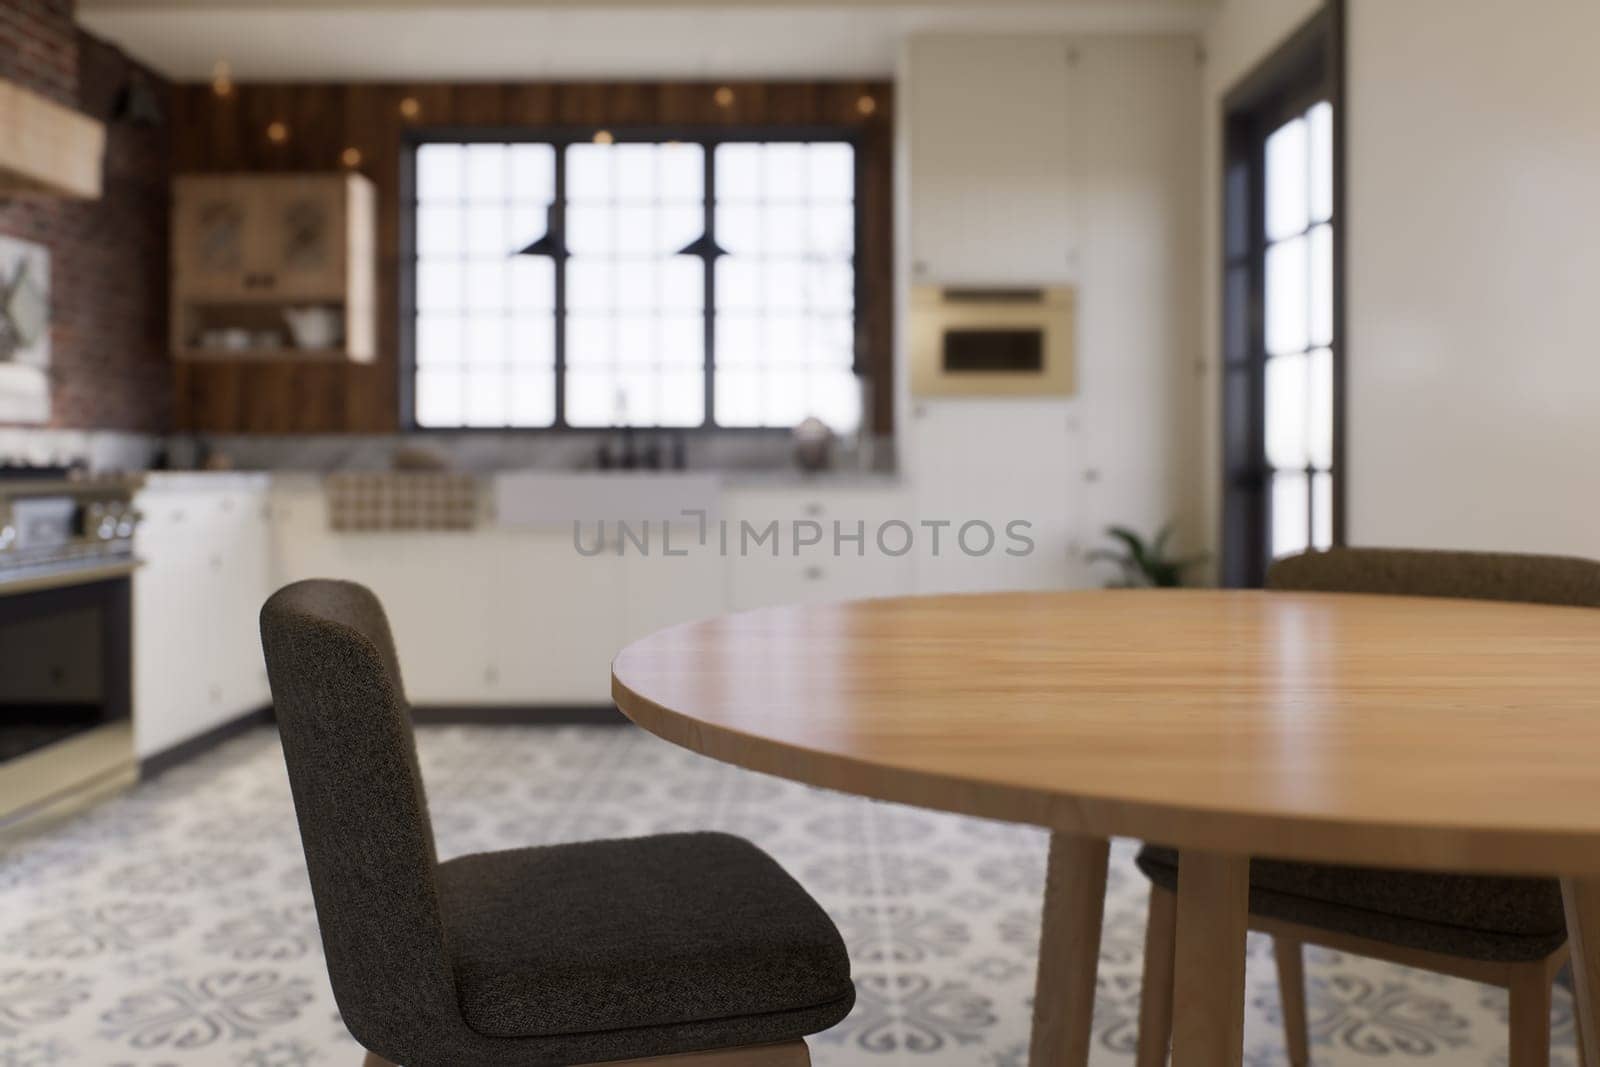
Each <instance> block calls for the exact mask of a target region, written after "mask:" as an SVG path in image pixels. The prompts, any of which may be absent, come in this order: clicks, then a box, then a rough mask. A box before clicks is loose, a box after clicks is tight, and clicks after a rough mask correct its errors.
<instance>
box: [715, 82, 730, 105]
mask: <svg viewBox="0 0 1600 1067" xmlns="http://www.w3.org/2000/svg"><path fill="white" fill-rule="evenodd" d="M711 99H712V100H713V101H715V102H716V105H717V106H718V107H720V108H730V107H732V106H733V88H732V87H731V86H728V85H719V86H717V91H716V92H714V93H712V94H711Z"/></svg>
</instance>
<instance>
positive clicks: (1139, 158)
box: [898, 35, 1200, 590]
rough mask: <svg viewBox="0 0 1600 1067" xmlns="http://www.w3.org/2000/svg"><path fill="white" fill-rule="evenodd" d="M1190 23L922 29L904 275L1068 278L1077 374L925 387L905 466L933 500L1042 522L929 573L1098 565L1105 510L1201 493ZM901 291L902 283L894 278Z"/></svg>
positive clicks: (971, 582)
mask: <svg viewBox="0 0 1600 1067" xmlns="http://www.w3.org/2000/svg"><path fill="white" fill-rule="evenodd" d="M1199 86H1200V73H1199V64H1198V61H1197V53H1196V47H1195V42H1194V41H1193V40H1192V39H1190V38H1184V37H1164V36H1147V37H1138V38H1134V37H1114V36H1106V37H1098V36H1097V37H1078V38H1068V37H1065V36H1052V35H1035V36H1030V37H1009V36H962V37H944V36H936V37H919V38H914V39H913V40H912V41H911V42H910V43H909V45H908V48H907V53H906V59H905V63H904V67H903V70H902V86H901V92H900V95H899V99H900V101H901V112H900V115H899V119H900V133H901V137H902V146H901V149H902V150H901V159H900V163H901V166H900V172H901V176H902V186H903V188H902V196H901V204H902V214H901V217H900V222H901V250H900V251H901V255H900V257H899V258H900V262H901V264H902V267H903V272H902V280H903V283H904V284H912V283H922V282H928V283H935V284H937V283H964V284H975V285H1015V284H1052V283H1057V282H1066V283H1072V284H1075V285H1077V286H1078V311H1079V332H1078V346H1079V347H1078V360H1079V363H1078V371H1079V373H1078V378H1079V391H1078V394H1077V395H1076V396H1074V397H1071V398H1064V399H1022V400H1010V399H1006V400H988V399H975V400H949V399H944V400H937V401H923V400H919V399H917V398H914V397H911V396H910V395H909V393H908V391H907V380H908V377H909V376H908V374H907V372H906V369H905V359H904V340H905V337H904V334H905V331H904V330H902V331H901V345H902V348H901V355H902V358H901V360H900V367H901V371H900V374H899V376H898V385H899V388H900V390H901V393H900V397H899V410H900V425H901V427H902V430H901V458H902V466H903V469H904V471H905V473H906V476H907V478H908V480H909V481H910V483H911V485H912V488H913V490H914V493H915V500H916V510H917V512H918V514H919V516H921V517H922V518H925V519H950V520H954V521H958V522H959V521H961V520H963V519H968V518H979V519H984V520H986V521H990V522H991V523H995V524H996V525H997V526H999V525H1000V524H1002V523H1003V522H1004V521H1005V520H1008V519H1011V518H1025V519H1028V520H1029V521H1031V522H1033V523H1034V528H1035V539H1036V541H1037V544H1038V549H1037V551H1036V553H1035V554H1034V555H1033V556H1031V557H1028V558H1026V559H1014V558H1006V557H998V558H997V557H987V558H985V559H982V560H973V559H968V558H966V557H963V556H961V555H960V554H959V553H956V554H954V555H946V556H945V557H943V558H941V559H940V560H938V561H931V560H928V559H926V558H924V559H921V560H920V561H919V575H918V586H919V588H921V589H925V590H937V589H977V588H1015V587H1056V586H1063V585H1083V584H1096V583H1097V582H1099V581H1100V580H1101V576H1100V575H1097V574H1093V573H1091V572H1090V571H1089V569H1088V568H1087V567H1086V566H1085V564H1084V563H1083V560H1082V552H1083V551H1084V550H1085V549H1086V548H1088V547H1092V545H1093V544H1095V543H1096V542H1098V541H1099V539H1100V536H1101V531H1102V529H1103V527H1104V526H1105V525H1106V524H1107V523H1110V522H1124V523H1131V524H1133V525H1136V526H1141V527H1145V528H1151V529H1153V528H1154V527H1155V526H1157V525H1158V524H1159V523H1160V522H1162V521H1163V520H1165V519H1167V518H1170V517H1178V516H1181V515H1182V514H1183V513H1184V512H1185V511H1192V510H1195V509H1196V508H1197V507H1198V503H1197V500H1196V499H1195V498H1196V497H1197V493H1196V492H1195V490H1194V486H1195V482H1194V480H1193V478H1192V477H1191V475H1190V473H1189V472H1190V468H1191V466H1192V463H1193V461H1192V454H1193V451H1194V450H1193V447H1192V441H1193V438H1194V435H1195V434H1196V433H1197V432H1198V428H1197V423H1196V418H1197V415H1196V413H1195V410H1194V407H1193V405H1192V403H1191V396H1190V388H1189V387H1190V384H1191V383H1192V381H1193V377H1194V368H1195V364H1196V360H1197V358H1198V355H1199V352H1198V349H1197V343H1196V331H1197V320H1198V316H1199V293H1198V286H1197V284H1196V280H1195V277H1194V274H1193V267H1192V265H1193V262H1194V257H1195V255H1196V249H1197V245H1198V238H1199V229H1198V227H1199V218H1198V204H1197V203H1196V200H1195V195H1194V190H1195V188H1196V186H1197V184H1198V182H1199V176H1198V173H1197V168H1198V158H1199V138H1198V133H1197V131H1196V129H1195V126H1194V119H1193V115H1194V111H1193V100H1194V97H1195V94H1196V93H1197V92H1198V91H1199ZM900 297H901V299H902V301H903V300H904V298H905V292H904V291H902V293H901V294H900Z"/></svg>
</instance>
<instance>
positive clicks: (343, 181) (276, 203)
mask: <svg viewBox="0 0 1600 1067" xmlns="http://www.w3.org/2000/svg"><path fill="white" fill-rule="evenodd" d="M173 195H174V203H173V212H172V272H173V277H172V299H173V316H172V322H173V354H174V355H175V356H176V357H178V358H180V359H251V358H254V359H319V358H320V359H351V360H360V361H366V360H371V359H372V358H374V356H375V355H376V352H375V334H376V322H375V311H376V309H375V300H374V292H375V288H376V277H375V273H376V269H377V264H376V249H375V241H374V233H375V228H376V221H377V220H376V197H375V194H374V190H373V186H372V183H371V182H369V181H368V180H367V179H366V178H363V177H361V176H360V175H357V174H286V175H259V174H240V175H231V174H230V175H183V176H180V177H179V178H177V179H176V181H175V183H174V194H173ZM307 309H315V310H314V311H312V312H311V314H310V315H309V316H307V315H305V314H303V313H304V312H306V311H307ZM318 316H321V317H322V318H323V319H325V320H326V321H327V322H329V323H337V325H338V326H339V327H341V328H338V329H335V330H332V331H329V330H326V329H323V330H321V331H317V330H315V329H314V328H313V329H310V330H308V328H307V327H306V326H305V325H304V322H303V320H304V319H305V318H307V317H310V318H317V317H318ZM296 318H299V319H300V320H302V321H301V324H300V325H299V328H298V329H297V328H296V325H295V324H294V323H295V320H296ZM317 332H321V333H324V334H330V333H331V336H327V337H317V336H312V335H313V334H315V333H317ZM308 342H309V343H308Z"/></svg>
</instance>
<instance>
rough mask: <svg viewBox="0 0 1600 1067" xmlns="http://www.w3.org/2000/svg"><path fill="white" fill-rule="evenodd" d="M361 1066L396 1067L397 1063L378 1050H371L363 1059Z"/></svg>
mask: <svg viewBox="0 0 1600 1067" xmlns="http://www.w3.org/2000/svg"><path fill="white" fill-rule="evenodd" d="M361 1067H395V1065H394V1064H392V1063H390V1062H389V1061H388V1060H386V1059H384V1058H383V1057H382V1056H380V1055H378V1054H377V1053H376V1052H369V1053H367V1058H366V1059H364V1060H362V1061H361Z"/></svg>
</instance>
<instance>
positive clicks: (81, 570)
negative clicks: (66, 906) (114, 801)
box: [0, 472, 138, 825]
mask: <svg viewBox="0 0 1600 1067" xmlns="http://www.w3.org/2000/svg"><path fill="white" fill-rule="evenodd" d="M135 487H136V483H134V482H131V481H129V480H126V479H87V478H83V477H81V476H79V477H69V476H67V474H66V472H60V474H59V476H55V477H43V478H39V477H33V478H28V477H18V476H16V475H15V473H14V472H11V474H10V476H8V477H0V825H4V824H7V823H15V822H16V821H18V820H20V819H23V818H26V817H28V816H31V815H34V814H38V813H41V812H44V811H48V810H51V809H54V808H56V807H59V806H61V805H63V804H66V803H70V802H73V801H75V800H78V799H81V798H83V797H87V796H93V795H95V794H97V793H100V792H104V791H106V790H109V789H112V788H116V787H118V786H120V785H123V784H126V783H127V782H129V781H131V780H132V779H133V778H134V776H135V775H136V772H137V765H136V761H135V759H134V747H133V724H132V721H131V706H132V679H133V668H132V662H131V657H132V640H131V638H132V635H131V619H132V581H133V572H134V569H135V567H136V561H135V560H134V557H133V547H132V546H133V541H132V538H133V533H134V530H135V528H136V526H137V524H138V514H137V512H136V511H135V510H134V508H133V490H134V488H135Z"/></svg>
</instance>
